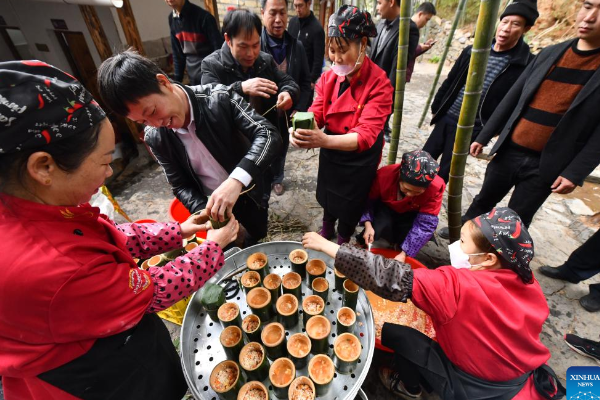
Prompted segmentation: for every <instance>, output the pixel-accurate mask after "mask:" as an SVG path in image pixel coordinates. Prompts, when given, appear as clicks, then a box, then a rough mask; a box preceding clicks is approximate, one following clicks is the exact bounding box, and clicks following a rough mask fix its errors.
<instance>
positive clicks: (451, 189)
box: [448, 0, 500, 243]
mask: <svg viewBox="0 0 600 400" xmlns="http://www.w3.org/2000/svg"><path fill="white" fill-rule="evenodd" d="M499 6H500V0H482V1H481V6H480V8H479V17H478V18H477V28H476V29H475V42H474V43H473V49H472V50H471V61H470V63H469V72H468V74H467V83H466V84H465V97H464V100H463V103H462V106H461V108H460V117H459V118H458V125H457V127H456V139H455V140H454V148H453V150H452V163H451V164H450V180H449V184H448V227H449V229H450V243H453V242H454V241H456V240H458V239H459V238H460V228H461V225H462V224H461V214H462V206H461V202H462V188H463V180H464V175H465V166H466V164H467V157H468V156H469V147H470V145H471V134H472V133H473V126H474V124H475V117H476V114H477V108H478V107H479V100H480V98H481V91H482V89H483V80H484V77H485V72H486V69H487V62H488V56H489V54H490V48H491V44H492V38H493V37H494V27H495V23H494V22H495V20H496V18H497V17H498V8H499Z"/></svg>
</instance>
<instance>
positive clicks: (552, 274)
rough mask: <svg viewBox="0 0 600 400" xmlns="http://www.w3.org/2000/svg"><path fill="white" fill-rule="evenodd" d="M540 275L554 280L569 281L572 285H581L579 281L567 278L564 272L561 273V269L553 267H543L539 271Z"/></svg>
mask: <svg viewBox="0 0 600 400" xmlns="http://www.w3.org/2000/svg"><path fill="white" fill-rule="evenodd" d="M539 271H540V274H542V275H544V276H547V277H548V278H552V279H559V280H561V281H567V282H571V283H579V281H576V280H573V279H571V278H569V277H567V276H565V274H564V273H563V272H561V270H560V268H557V267H551V266H549V265H542V266H541V267H540V269H539Z"/></svg>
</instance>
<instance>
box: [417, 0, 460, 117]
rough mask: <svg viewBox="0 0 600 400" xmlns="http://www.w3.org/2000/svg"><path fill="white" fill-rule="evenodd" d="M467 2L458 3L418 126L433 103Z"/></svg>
mask: <svg viewBox="0 0 600 400" xmlns="http://www.w3.org/2000/svg"><path fill="white" fill-rule="evenodd" d="M465 4H467V0H460V2H459V3H458V7H457V8H456V13H455V14H454V21H453V22H452V28H450V32H449V33H448V39H446V47H445V48H444V53H442V58H441V59H440V63H439V65H438V69H437V72H436V74H435V78H434V79H433V84H432V85H431V90H430V91H429V97H428V98H427V102H426V103H425V108H424V109H423V114H421V119H420V120H419V124H418V125H417V127H418V128H420V127H421V126H423V122H424V121H425V117H427V113H428V112H429V106H430V105H431V101H432V100H433V95H434V94H435V91H436V89H437V84H438V82H439V80H440V75H441V74H442V69H444V64H445V63H446V57H448V50H450V47H451V46H452V39H453V38H454V32H455V31H456V27H457V26H458V20H459V19H460V16H461V14H462V10H463V9H464V8H465Z"/></svg>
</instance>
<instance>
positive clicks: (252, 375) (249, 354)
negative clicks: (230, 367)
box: [239, 342, 270, 381]
mask: <svg viewBox="0 0 600 400" xmlns="http://www.w3.org/2000/svg"><path fill="white" fill-rule="evenodd" d="M239 361H240V366H241V367H242V370H244V372H245V373H246V376H247V377H248V379H249V380H255V381H264V380H265V379H267V376H269V366H270V364H269V360H267V354H266V352H265V349H264V347H263V346H262V345H261V344H260V343H257V342H250V343H248V344H247V345H245V346H244V347H242V350H241V351H240V358H239Z"/></svg>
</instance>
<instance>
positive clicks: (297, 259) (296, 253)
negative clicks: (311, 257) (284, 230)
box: [289, 249, 308, 280]
mask: <svg viewBox="0 0 600 400" xmlns="http://www.w3.org/2000/svg"><path fill="white" fill-rule="evenodd" d="M289 259H290V263H291V264H292V271H294V272H296V273H297V274H299V275H300V276H301V277H302V280H304V279H306V262H307V261H308V253H307V252H306V251H304V250H302V249H296V250H292V251H291V252H290V255H289Z"/></svg>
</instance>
